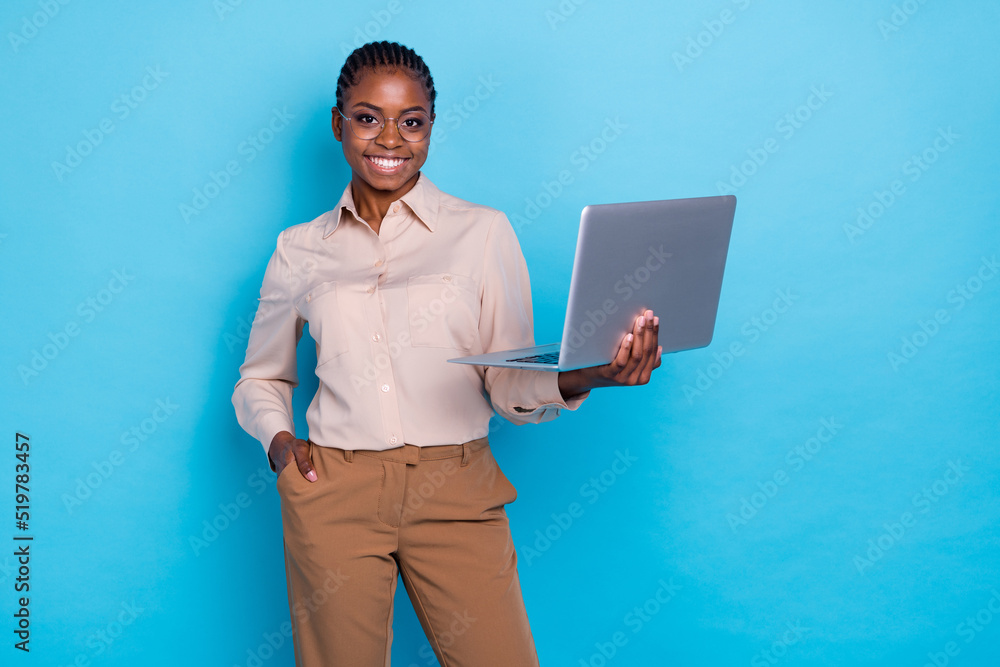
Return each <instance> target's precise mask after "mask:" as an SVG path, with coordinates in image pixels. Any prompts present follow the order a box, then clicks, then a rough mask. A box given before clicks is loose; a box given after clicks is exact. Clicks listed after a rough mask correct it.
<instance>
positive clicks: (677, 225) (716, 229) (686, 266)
mask: <svg viewBox="0 0 1000 667" xmlns="http://www.w3.org/2000/svg"><path fill="white" fill-rule="evenodd" d="M735 212H736V197H734V196H732V195H726V196H722V197H698V198H694V199H671V200H666V201H648V202H633V203H627V204H600V205H596V206H587V207H586V208H584V209H583V213H582V214H581V216H580V232H579V237H578V238H577V242H576V257H575V259H574V260H573V275H572V278H571V280H570V287H569V304H568V306H567V309H566V321H565V323H564V325H563V336H562V342H561V343H553V344H551V345H539V346H535V347H528V348H522V349H519V350H506V351H503V352H492V353H489V354H479V355H473V356H468V357H458V358H456V359H449V360H448V361H451V362H454V363H459V364H476V365H480V366H506V367H510V368H532V369H535V370H548V371H566V370H573V369H575V368H584V367H586V366H598V365H601V364H606V363H608V362H610V361H611V360H612V359H613V358H614V357H615V355H616V354H617V352H618V347H619V345H620V344H621V340H622V337H623V336H624V335H625V334H626V333H628V332H629V331H631V330H632V325H633V323H634V322H635V318H636V317H638V316H639V315H641V314H642V313H643V311H645V310H646V309H651V310H652V311H653V312H654V313H655V314H656V315H657V316H658V317H659V318H660V332H659V343H660V345H662V346H663V352H664V354H666V353H668V352H679V351H681V350H691V349H694V348H698V347H705V346H706V345H708V344H709V343H711V342H712V334H713V332H714V330H715V316H716V313H717V311H718V309H719V294H720V292H721V290H722V274H723V270H724V269H725V266H726V255H727V253H728V251H729V237H730V234H731V232H732V228H733V216H734V214H735Z"/></svg>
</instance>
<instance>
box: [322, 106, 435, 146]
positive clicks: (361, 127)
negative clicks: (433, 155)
mask: <svg viewBox="0 0 1000 667" xmlns="http://www.w3.org/2000/svg"><path fill="white" fill-rule="evenodd" d="M334 109H336V110H337V112H338V113H339V114H340V115H341V116H344V120H346V121H347V122H348V124H349V125H350V126H351V132H353V133H354V136H356V137H357V138H358V139H363V140H365V141H368V140H371V139H374V138H375V137H377V136H378V135H380V134H382V128H384V127H385V121H387V120H391V121H394V122H395V123H396V130H397V131H398V132H399V136H401V137H402V138H403V139H405V140H406V141H409V142H416V141H423V140H424V139H426V138H427V135H428V134H430V132H431V125H433V124H434V121H432V120H431V119H430V116H428V115H427V114H425V113H424V112H423V111H407V112H406V113H404V114H403V115H402V116H400V117H399V118H383V117H382V114H380V113H379V112H378V111H375V110H373V109H358V110H357V111H355V112H354V113H352V114H351V115H350V116H346V115H344V112H343V111H341V110H340V107H334Z"/></svg>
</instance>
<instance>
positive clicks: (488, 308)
mask: <svg viewBox="0 0 1000 667" xmlns="http://www.w3.org/2000/svg"><path fill="white" fill-rule="evenodd" d="M307 322H308V324H309V333H310V334H311V335H312V337H313V338H314V339H315V341H316V357H317V362H316V363H317V365H316V375H317V377H318V378H319V389H318V391H317V392H316V395H315V397H314V398H313V400H312V403H311V404H310V405H309V409H308V410H307V412H306V422H307V424H308V427H309V435H308V437H309V439H311V440H312V441H313V442H314V443H316V444H317V445H319V446H324V447H340V448H342V449H375V450H378V449H390V448H393V447H399V446H401V445H403V444H412V445H418V446H427V445H446V444H455V443H461V442H467V441H469V440H474V439H476V438H480V437H483V436H485V435H486V434H487V433H488V430H489V419H490V417H491V416H492V415H493V414H494V409H495V410H496V411H497V412H499V413H500V414H501V415H503V416H504V417H506V418H507V419H509V420H511V421H513V422H515V423H528V422H535V423H537V422H543V421H548V420H550V419H554V418H555V417H556V416H558V414H559V410H560V409H562V408H566V409H570V410H575V409H576V408H577V407H578V406H579V405H580V403H581V402H582V401H583V400H584V399H585V398H586V396H587V395H586V394H583V395H581V396H579V397H574V398H573V399H571V400H569V401H564V400H563V398H562V396H561V394H560V392H559V387H558V373H555V372H545V371H532V370H521V369H509V368H496V367H483V366H470V365H465V364H450V363H447V361H446V360H447V359H450V358H452V357H457V356H463V355H468V354H481V353H483V352H493V351H500V350H506V349H514V348H520V347H527V346H530V345H534V334H533V325H532V315H531V288H530V286H529V283H528V270H527V266H526V264H525V261H524V256H523V255H522V254H521V248H520V245H519V244H518V242H517V237H516V236H515V235H514V230H513V229H512V228H511V225H510V222H509V221H508V220H507V217H506V216H505V215H504V214H503V213H501V212H500V211H497V210H495V209H492V208H489V207H486V206H479V205H477V204H472V203H469V202H467V201H463V200H461V199H458V198H456V197H452V196H450V195H448V194H445V193H443V192H441V191H440V190H438V189H437V188H436V187H435V186H434V184H433V183H431V182H430V181H429V180H428V179H427V177H426V176H425V175H424V174H422V173H421V175H420V177H419V178H418V180H417V183H416V185H415V186H414V187H413V188H412V189H411V190H410V191H409V192H408V193H406V194H405V195H403V197H402V198H401V199H400V200H399V201H397V202H394V203H393V204H392V205H391V206H390V207H389V212H388V213H387V214H386V216H385V219H384V220H383V221H382V225H381V227H380V228H379V233H378V234H376V233H375V232H374V231H372V229H371V227H369V226H368V224H366V223H365V222H364V221H363V220H362V219H361V217H360V216H359V215H358V212H357V209H356V208H355V205H354V200H353V197H352V195H351V186H350V185H348V186H347V188H346V189H345V190H344V194H343V196H342V197H341V198H340V202H339V203H338V204H337V206H336V208H334V209H333V210H332V211H329V212H327V213H325V214H323V215H321V216H319V217H318V218H316V219H315V220H313V221H312V222H307V223H304V224H300V225H296V226H294V227H290V228H289V229H286V230H285V231H283V232H282V233H281V234H279V235H278V245H277V248H276V250H275V251H274V255H272V257H271V261H270V262H269V263H268V265H267V270H266V271H265V273H264V282H263V286H262V287H261V291H260V305H259V307H258V309H257V315H256V317H255V318H254V322H253V326H252V328H251V331H250V340H249V344H248V348H247V356H246V361H245V362H244V364H243V366H242V367H240V380H239V382H237V384H236V389H235V392H234V393H233V405H234V406H235V408H236V416H237V419H238V420H239V422H240V425H241V426H242V427H243V428H244V429H245V430H246V431H247V432H248V433H249V434H251V435H252V436H254V437H255V438H257V439H258V440H259V441H260V442H261V444H262V445H263V446H264V451H265V452H267V450H268V447H269V446H270V443H271V440H272V438H273V437H274V436H275V434H277V433H279V432H280V431H289V432H292V433H294V432H295V427H294V423H293V421H292V389H293V388H294V387H295V386H296V385H297V384H298V376H297V373H296V360H295V348H296V344H297V343H298V340H299V338H301V336H302V331H303V326H304V324H305V323H307ZM297 435H298V437H302V436H301V434H297Z"/></svg>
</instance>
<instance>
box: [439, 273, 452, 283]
mask: <svg viewBox="0 0 1000 667" xmlns="http://www.w3.org/2000/svg"><path fill="white" fill-rule="evenodd" d="M441 280H443V281H445V282H446V283H450V282H451V276H447V275H446V276H441Z"/></svg>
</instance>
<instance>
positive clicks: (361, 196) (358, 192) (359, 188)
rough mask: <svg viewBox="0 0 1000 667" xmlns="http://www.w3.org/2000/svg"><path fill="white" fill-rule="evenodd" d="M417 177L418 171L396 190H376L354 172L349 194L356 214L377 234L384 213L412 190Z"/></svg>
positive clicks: (418, 176) (418, 175)
mask: <svg viewBox="0 0 1000 667" xmlns="http://www.w3.org/2000/svg"><path fill="white" fill-rule="evenodd" d="M418 178H420V173H419V172H418V173H417V174H415V175H414V176H413V178H411V179H410V180H408V181H407V182H406V183H404V184H403V186H402V187H400V188H399V189H397V190H376V189H375V188H373V187H372V186H371V185H369V184H368V183H366V182H365V181H364V179H362V178H360V177H358V176H357V174H355V175H354V176H352V177H351V196H352V197H353V198H354V207H355V208H356V209H357V210H358V215H360V216H361V218H362V219H363V220H364V221H365V222H367V223H368V224H369V225H370V226H371V228H372V229H373V230H375V233H376V234H377V233H378V228H379V226H380V225H381V224H382V220H383V218H385V214H386V213H388V212H389V206H390V205H391V204H392V203H393V202H394V201H396V200H398V199H399V198H400V197H402V196H403V195H405V194H406V193H407V192H409V191H410V190H412V189H413V186H414V185H416V184H417V179H418Z"/></svg>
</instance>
